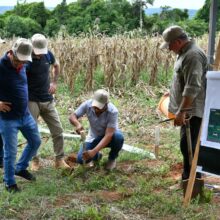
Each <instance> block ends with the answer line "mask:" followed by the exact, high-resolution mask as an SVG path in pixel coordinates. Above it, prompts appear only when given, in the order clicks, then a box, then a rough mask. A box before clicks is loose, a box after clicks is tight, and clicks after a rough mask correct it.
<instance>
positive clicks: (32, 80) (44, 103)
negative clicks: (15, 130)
mask: <svg viewBox="0 0 220 220" xmlns="http://www.w3.org/2000/svg"><path fill="white" fill-rule="evenodd" d="M31 41H32V45H33V54H32V60H33V61H32V63H30V65H29V66H28V67H27V78H28V92H29V109H30V112H31V114H32V116H33V117H34V119H35V120H36V121H37V119H38V117H39V116H41V117H42V118H43V119H44V121H45V122H46V124H47V126H48V128H49V130H50V133H51V136H52V139H53V149H54V152H55V168H65V169H66V168H67V169H68V168H70V167H69V165H68V164H67V163H66V162H65V160H64V138H63V128H62V125H61V122H60V118H59V115H58V112H57V110H56V107H55V103H54V99H53V94H55V93H56V88H57V80H58V76H59V70H60V67H59V64H58V62H57V61H56V59H55V57H54V55H53V54H52V53H51V51H49V50H48V48H47V44H48V42H47V39H46V38H45V36H44V35H42V34H35V35H33V36H32V38H31ZM50 67H52V68H51V69H52V79H51V80H50ZM39 168H40V160H39V157H38V156H37V155H35V157H34V158H33V160H32V164H31V169H32V170H34V171H37V170H39Z"/></svg>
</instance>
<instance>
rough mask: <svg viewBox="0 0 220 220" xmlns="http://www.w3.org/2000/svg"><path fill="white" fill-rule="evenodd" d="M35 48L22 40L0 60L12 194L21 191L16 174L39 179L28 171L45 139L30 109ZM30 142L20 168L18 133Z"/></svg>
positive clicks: (1, 116) (0, 112)
mask: <svg viewBox="0 0 220 220" xmlns="http://www.w3.org/2000/svg"><path fill="white" fill-rule="evenodd" d="M31 53H32V45H31V42H30V41H29V40H27V39H25V38H20V39H18V40H17V41H16V42H15V43H14V44H13V47H12V49H11V50H10V51H8V52H7V53H6V54H5V55H4V56H3V57H2V58H1V59H0V134H1V137H2V140H3V147H4V179H3V180H4V183H5V188H6V190H7V191H9V192H18V191H20V189H19V188H18V186H17V184H16V180H15V177H14V176H15V175H16V176H20V177H22V178H24V179H26V180H29V181H35V180H36V178H35V177H34V176H33V175H32V174H31V173H30V172H29V171H28V170H27V168H28V165H29V161H30V160H31V159H32V157H33V156H34V155H35V154H36V152H37V149H38V148H39V146H40V143H41V140H40V135H39V132H38V128H37V124H36V122H35V120H34V119H33V117H32V116H31V114H30V112H29V110H28V86H27V76H26V70H25V65H24V64H25V63H26V62H28V61H30V62H31V61H32V58H31ZM19 131H21V133H22V134H23V136H24V137H25V138H26V139H27V145H26V146H25V148H24V150H23V152H22V154H21V157H20V159H19V160H18V162H17V164H16V166H15V161H16V155H17V143H18V137H17V135H18V132H19Z"/></svg>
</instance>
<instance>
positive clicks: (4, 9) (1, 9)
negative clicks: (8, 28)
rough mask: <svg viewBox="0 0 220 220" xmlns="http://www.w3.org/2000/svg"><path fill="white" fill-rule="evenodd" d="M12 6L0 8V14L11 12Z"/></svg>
mask: <svg viewBox="0 0 220 220" xmlns="http://www.w3.org/2000/svg"><path fill="white" fill-rule="evenodd" d="M13 8H14V6H0V14H4V12H6V11H9V10H12V9H13Z"/></svg>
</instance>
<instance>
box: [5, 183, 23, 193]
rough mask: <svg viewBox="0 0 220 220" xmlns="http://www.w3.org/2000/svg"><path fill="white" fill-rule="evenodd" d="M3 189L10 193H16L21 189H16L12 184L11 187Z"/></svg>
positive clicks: (15, 185)
mask: <svg viewBox="0 0 220 220" xmlns="http://www.w3.org/2000/svg"><path fill="white" fill-rule="evenodd" d="M5 189H6V190H7V191H8V192H10V193H16V192H20V191H21V189H20V188H18V186H17V184H13V185H11V186H5Z"/></svg>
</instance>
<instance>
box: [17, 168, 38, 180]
mask: <svg viewBox="0 0 220 220" xmlns="http://www.w3.org/2000/svg"><path fill="white" fill-rule="evenodd" d="M15 175H16V176H20V177H22V178H24V179H26V180H29V181H36V177H35V176H34V175H33V174H31V173H30V172H29V171H28V170H20V171H15Z"/></svg>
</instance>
